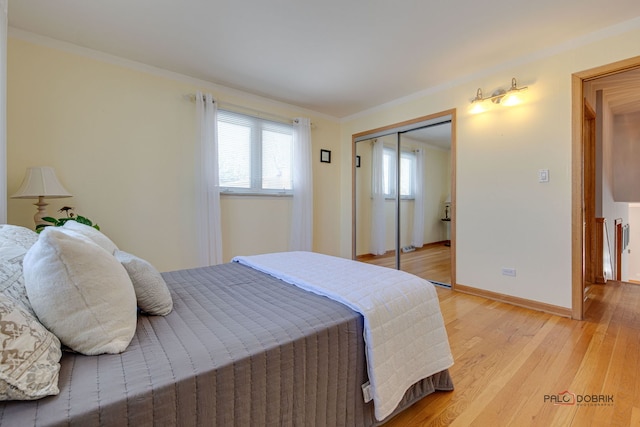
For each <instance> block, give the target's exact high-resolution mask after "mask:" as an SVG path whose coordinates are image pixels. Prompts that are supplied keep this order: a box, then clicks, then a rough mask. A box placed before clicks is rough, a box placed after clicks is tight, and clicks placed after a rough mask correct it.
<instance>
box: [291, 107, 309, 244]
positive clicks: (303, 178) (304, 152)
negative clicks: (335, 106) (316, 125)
mask: <svg viewBox="0 0 640 427" xmlns="http://www.w3.org/2000/svg"><path fill="white" fill-rule="evenodd" d="M312 158H313V156H312V153H311V121H310V120H309V119H307V118H297V119H295V120H294V121H293V171H292V172H293V206H292V210H291V239H290V249H291V250H292V251H311V250H312V249H313V171H312V168H311V165H312Z"/></svg>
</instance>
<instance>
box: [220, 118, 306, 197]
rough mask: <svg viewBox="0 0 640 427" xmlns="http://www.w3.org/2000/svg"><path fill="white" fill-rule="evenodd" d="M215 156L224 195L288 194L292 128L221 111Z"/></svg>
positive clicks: (283, 124)
mask: <svg viewBox="0 0 640 427" xmlns="http://www.w3.org/2000/svg"><path fill="white" fill-rule="evenodd" d="M218 155H219V167H220V187H221V190H222V191H223V192H227V193H239V194H242V193H245V194H246V193H249V194H256V193H258V194H291V190H292V183H291V164H292V157H293V126H292V125H290V124H285V123H278V122H273V121H269V120H264V119H260V118H257V117H251V116H247V115H244V114H239V113H233V112H230V111H225V110H220V111H218Z"/></svg>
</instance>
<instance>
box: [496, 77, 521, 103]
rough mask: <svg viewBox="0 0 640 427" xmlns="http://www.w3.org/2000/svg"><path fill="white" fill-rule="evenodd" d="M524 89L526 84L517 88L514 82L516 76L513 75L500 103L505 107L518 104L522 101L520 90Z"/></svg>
mask: <svg viewBox="0 0 640 427" xmlns="http://www.w3.org/2000/svg"><path fill="white" fill-rule="evenodd" d="M526 89H527V87H526V86H525V87H521V88H519V87H518V84H517V82H516V78H515V77H514V78H512V79H511V87H510V88H509V90H508V91H507V93H505V95H504V97H503V98H502V101H501V104H502V105H504V106H505V107H512V106H514V105H518V104H520V103H522V97H521V96H520V92H521V91H523V90H526Z"/></svg>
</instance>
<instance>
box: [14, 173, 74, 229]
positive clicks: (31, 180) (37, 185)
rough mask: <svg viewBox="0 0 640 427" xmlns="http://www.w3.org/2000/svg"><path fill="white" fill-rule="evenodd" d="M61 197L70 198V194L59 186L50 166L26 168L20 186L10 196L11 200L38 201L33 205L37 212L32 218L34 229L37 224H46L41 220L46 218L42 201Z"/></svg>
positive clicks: (44, 205) (44, 204)
mask: <svg viewBox="0 0 640 427" xmlns="http://www.w3.org/2000/svg"><path fill="white" fill-rule="evenodd" d="M62 197H71V194H69V192H68V191H67V190H66V189H65V188H64V187H63V186H62V184H60V181H58V178H57V177H56V173H55V171H54V170H53V168H52V167H50V166H38V167H30V168H27V173H26V174H25V176H24V180H23V181H22V185H20V188H19V189H18V191H16V193H15V194H14V195H13V196H11V198H12V199H38V202H37V203H34V205H35V206H37V207H38V211H37V212H36V214H35V215H34V216H33V220H34V221H35V223H36V227H37V226H38V225H39V224H48V223H47V222H46V221H43V220H42V217H44V216H46V215H45V207H46V206H47V205H48V203H46V202H45V201H44V199H45V198H50V199H60V198H62Z"/></svg>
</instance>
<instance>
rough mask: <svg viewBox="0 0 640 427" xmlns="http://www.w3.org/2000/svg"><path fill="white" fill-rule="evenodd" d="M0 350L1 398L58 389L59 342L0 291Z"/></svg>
mask: <svg viewBox="0 0 640 427" xmlns="http://www.w3.org/2000/svg"><path fill="white" fill-rule="evenodd" d="M0 350H1V351H2V353H1V354H2V359H1V361H2V363H0V400H33V399H40V398H41V397H44V396H49V395H55V394H58V393H59V392H60V390H59V389H58V374H59V373H60V363H59V362H60V357H61V356H62V352H61V351H60V341H58V338H56V336H55V335H53V334H52V333H51V332H49V331H47V330H46V329H45V328H44V326H42V325H41V324H40V323H38V321H37V320H36V318H35V317H34V316H33V315H31V314H29V313H28V312H27V311H26V310H25V309H24V308H23V307H22V306H21V305H20V304H19V303H18V302H16V301H14V300H13V299H12V298H10V297H8V296H6V295H4V294H1V293H0Z"/></svg>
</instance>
